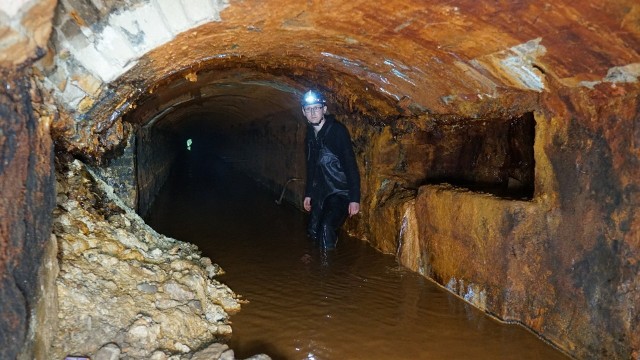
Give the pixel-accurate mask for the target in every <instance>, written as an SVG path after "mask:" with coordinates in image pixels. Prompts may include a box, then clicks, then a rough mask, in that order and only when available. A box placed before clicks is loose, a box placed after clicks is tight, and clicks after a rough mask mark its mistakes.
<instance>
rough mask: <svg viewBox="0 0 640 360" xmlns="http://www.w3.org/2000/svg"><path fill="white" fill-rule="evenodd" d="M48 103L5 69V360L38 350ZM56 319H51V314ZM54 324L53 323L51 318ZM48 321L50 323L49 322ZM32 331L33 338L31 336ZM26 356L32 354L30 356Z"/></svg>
mask: <svg viewBox="0 0 640 360" xmlns="http://www.w3.org/2000/svg"><path fill="white" fill-rule="evenodd" d="M44 103H45V100H44V99H43V98H42V96H41V94H40V92H39V91H38V90H37V88H36V87H35V86H34V84H33V83H32V81H31V80H30V79H29V73H28V72H27V71H25V70H13V71H11V70H7V69H0V189H1V190H0V191H1V193H2V201H0V219H2V221H1V222H0V299H2V306H0V358H3V359H14V358H16V356H17V355H18V353H19V352H20V350H21V349H22V347H23V346H24V345H25V344H27V343H30V344H33V342H34V341H36V340H34V334H33V332H34V331H35V329H33V327H34V326H43V327H46V326H47V324H42V323H40V321H41V320H43V319H46V317H45V318H43V317H40V315H42V314H40V315H39V314H38V309H39V308H38V306H37V303H38V299H37V296H36V295H37V294H38V293H39V291H38V290H39V285H40V284H41V278H40V276H39V273H40V271H41V266H42V263H43V254H44V249H45V247H46V244H47V242H48V241H49V239H50V235H51V221H52V219H51V210H52V209H53V206H54V186H53V184H54V176H53V171H52V159H53V145H52V142H51V137H50V135H49V125H50V123H51V121H52V119H53V117H54V116H55V114H51V113H49V112H48V111H47V110H46V108H45V106H44ZM49 315H51V314H49ZM49 319H51V318H49ZM45 321H46V320H45ZM29 327H31V332H29ZM27 354H29V353H28V352H27Z"/></svg>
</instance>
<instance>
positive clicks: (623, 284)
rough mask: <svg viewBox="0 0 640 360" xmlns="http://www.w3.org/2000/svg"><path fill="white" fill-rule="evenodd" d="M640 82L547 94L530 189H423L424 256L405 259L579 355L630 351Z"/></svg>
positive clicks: (637, 297) (634, 339)
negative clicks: (525, 196)
mask: <svg viewBox="0 0 640 360" xmlns="http://www.w3.org/2000/svg"><path fill="white" fill-rule="evenodd" d="M638 90H639V87H638V85H637V84H633V85H611V84H607V85H604V84H603V85H601V86H598V87H596V88H595V89H593V90H589V89H584V88H582V89H562V90H560V91H559V92H558V96H554V95H552V94H546V96H544V98H543V100H542V104H541V105H542V106H543V108H544V110H543V111H542V112H540V113H537V116H536V120H537V124H539V127H538V136H537V141H538V143H537V144H536V152H537V160H539V161H538V162H537V166H536V176H537V178H538V180H539V183H538V188H537V190H536V193H537V195H536V197H535V198H534V199H533V200H532V201H511V200H504V199H503V200H501V199H497V198H495V197H493V196H489V195H481V194H474V193H471V192H469V191H464V190H457V189H453V188H450V187H444V186H425V187H422V188H421V189H420V192H419V194H418V196H417V198H416V203H415V217H416V220H415V222H416V224H414V226H415V227H417V229H418V237H419V241H418V242H419V246H420V252H421V253H422V255H421V258H420V259H409V260H406V261H405V262H407V263H410V264H411V263H412V264H413V265H412V266H413V267H414V268H416V267H420V268H419V269H416V270H419V271H422V272H425V273H427V274H428V275H429V276H431V277H433V278H434V279H435V280H436V281H438V282H439V283H441V284H442V285H444V286H446V287H447V288H449V289H450V290H451V291H453V292H455V293H458V294H459V295H460V296H461V297H463V298H465V299H467V300H468V301H470V302H471V303H474V304H475V305H477V306H478V307H480V308H482V309H484V310H486V311H488V312H490V313H494V314H495V315H496V316H498V317H499V318H501V319H505V320H515V321H517V322H521V323H523V324H525V325H526V326H528V327H530V328H531V329H533V330H534V331H536V332H538V333H540V334H542V335H543V336H544V337H545V338H547V339H549V340H551V341H552V342H553V343H555V344H557V345H558V346H560V347H561V348H563V349H565V350H566V351H568V352H569V353H570V354H572V355H574V356H576V357H578V358H591V357H595V358H616V359H628V358H636V357H637V356H638V355H639V353H638V349H639V347H638V345H639V342H640V337H639V336H638V333H637V331H634V330H633V329H637V327H638V326H639V325H640V321H639V318H638V315H637V310H636V308H637V305H638V304H640V294H639V293H638V291H637V290H638V289H639V288H640V280H639V278H638V274H639V273H640V266H639V264H638V259H640V243H639V242H638V239H639V238H640V237H639V236H638V231H639V228H638V226H639V224H640V222H639V220H640V219H639V218H638V215H637V212H636V208H637V206H638V196H639V195H640V193H639V189H638V185H637V180H636V179H638V176H639V175H640V164H639V162H638V146H637V144H638V140H640V139H638V136H637V134H638V133H637V131H636V129H637V126H638V121H639V119H640V113H639V112H638V109H639V108H638V106H639V101H638ZM418 256H419V257H420V255H418ZM418 264H419V265H418Z"/></svg>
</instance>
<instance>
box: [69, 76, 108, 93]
mask: <svg viewBox="0 0 640 360" xmlns="http://www.w3.org/2000/svg"><path fill="white" fill-rule="evenodd" d="M71 83H72V84H74V85H76V86H78V87H79V88H80V89H82V91H84V92H86V93H87V94H89V95H91V96H96V95H97V94H98V92H99V91H100V88H101V87H102V84H103V83H102V81H101V80H100V79H98V78H97V77H95V76H93V75H92V74H87V73H82V74H81V73H75V74H73V75H72V76H71Z"/></svg>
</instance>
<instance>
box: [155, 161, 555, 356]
mask: <svg viewBox="0 0 640 360" xmlns="http://www.w3.org/2000/svg"><path fill="white" fill-rule="evenodd" d="M199 165H200V166H203V163H200V164H199ZM203 169H204V170H206V171H191V172H188V171H181V172H177V176H176V177H174V178H172V179H171V181H170V182H169V183H168V185H167V187H166V188H165V189H164V190H163V192H162V193H161V194H160V195H159V196H158V198H157V201H156V203H155V204H154V207H153V209H152V210H151V212H150V216H149V218H148V222H149V223H150V224H151V225H152V226H154V227H155V228H156V229H157V230H158V231H160V232H162V233H164V234H166V235H169V236H172V237H175V238H177V239H180V240H183V241H189V242H193V243H195V244H197V245H198V246H199V247H200V248H201V249H202V251H203V253H204V254H205V255H206V256H209V257H211V258H212V260H213V261H214V262H216V263H218V264H219V265H221V266H222V268H223V269H224V270H225V271H226V272H227V273H226V275H224V276H222V277H220V281H222V282H225V283H226V284H228V285H229V286H230V287H231V288H232V289H233V290H234V291H236V292H237V293H239V294H241V295H242V296H243V297H244V298H245V299H247V300H248V301H249V303H248V304H246V305H244V306H243V308H242V311H241V312H240V313H239V314H237V315H234V316H233V317H232V318H231V320H232V322H233V324H232V327H233V331H234V334H233V337H232V339H231V340H230V343H229V345H230V346H231V347H232V348H233V349H234V350H235V352H236V356H237V357H238V358H243V357H248V356H251V355H254V354H256V353H266V354H268V355H270V356H271V357H273V358H274V359H372V360H375V359H469V358H472V359H545V360H546V359H566V358H565V357H564V356H563V355H562V354H560V353H559V352H557V351H555V350H554V349H552V348H550V347H549V346H548V345H546V344H544V343H543V342H542V341H540V340H539V339H538V338H536V337H535V336H534V335H532V334H531V333H529V332H527V331H526V330H524V329H523V328H520V327H518V326H512V325H511V326H509V325H504V324H500V323H498V322H496V321H494V320H492V319H491V318H489V317H487V316H486V315H484V314H483V313H482V312H480V311H478V310H476V309H475V308H473V307H471V306H470V305H468V304H466V303H464V302H463V301H461V300H460V299H458V298H457V297H455V296H453V295H451V294H449V293H448V292H446V291H444V290H442V289H441V288H440V287H438V286H437V285H435V284H433V283H432V282H430V281H428V280H426V279H425V278H423V277H421V276H420V275H417V274H415V273H412V272H409V271H407V270H406V269H404V268H402V267H400V266H398V265H397V263H396V262H395V259H394V257H393V256H388V255H382V254H380V253H378V252H376V251H375V250H373V249H372V248H370V247H369V246H367V245H366V243H364V242H362V241H359V240H356V239H350V238H347V237H345V236H344V235H343V236H342V238H341V240H340V243H339V245H338V249H337V250H335V251H329V252H327V251H322V250H320V249H318V248H315V247H314V246H313V245H312V244H311V243H310V241H308V240H307V238H306V236H305V223H306V218H305V215H304V214H302V213H300V212H299V211H298V210H297V209H295V208H293V207H291V206H288V205H286V204H283V205H280V206H278V205H276V204H275V201H274V200H275V195H273V194H269V193H266V192H264V191H261V190H260V189H259V188H257V187H256V186H255V185H254V184H253V183H252V182H251V181H250V179H247V178H245V177H243V176H242V175H238V174H236V173H234V172H233V171H232V170H231V168H230V167H229V166H227V165H225V164H223V163H222V162H220V161H217V162H211V163H209V164H207V165H206V166H203ZM192 170H193V169H192ZM181 174H191V175H190V176H180V175H181Z"/></svg>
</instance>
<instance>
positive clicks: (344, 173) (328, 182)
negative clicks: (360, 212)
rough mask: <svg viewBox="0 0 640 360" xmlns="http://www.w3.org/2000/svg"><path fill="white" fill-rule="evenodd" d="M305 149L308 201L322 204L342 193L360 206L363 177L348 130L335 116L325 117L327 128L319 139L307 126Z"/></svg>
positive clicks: (323, 128)
mask: <svg viewBox="0 0 640 360" xmlns="http://www.w3.org/2000/svg"><path fill="white" fill-rule="evenodd" d="M305 145H306V146H305V150H306V152H305V155H306V160H307V184H306V187H305V197H311V199H312V200H314V201H319V202H320V204H322V203H323V202H324V199H325V198H326V197H327V196H329V195H332V194H336V193H339V194H343V195H344V196H346V197H347V198H348V199H349V202H357V203H359V202H360V173H359V172H358V164H357V163H356V158H355V154H354V153H353V146H352V144H351V137H350V136H349V131H348V130H347V128H346V127H345V126H344V125H343V124H342V123H340V122H338V121H336V120H335V119H334V118H333V116H331V115H325V124H324V125H323V126H322V129H320V131H319V132H318V134H317V136H316V134H315V133H314V131H313V127H312V126H311V125H308V126H307V135H306V137H305ZM323 148H324V149H323ZM336 158H337V159H336ZM321 206H322V205H321Z"/></svg>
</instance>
